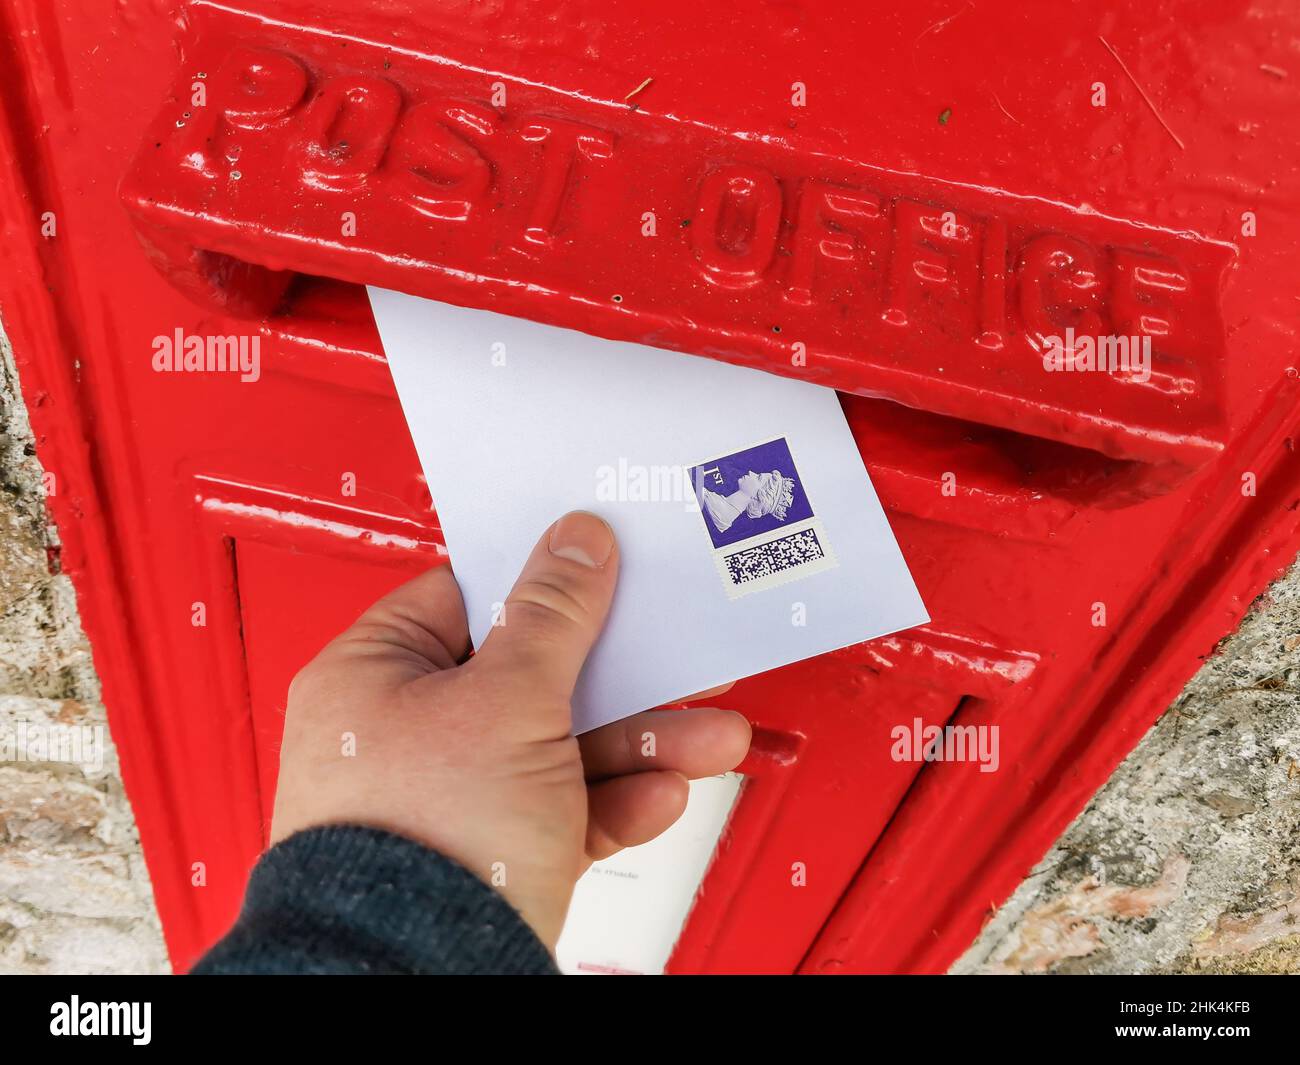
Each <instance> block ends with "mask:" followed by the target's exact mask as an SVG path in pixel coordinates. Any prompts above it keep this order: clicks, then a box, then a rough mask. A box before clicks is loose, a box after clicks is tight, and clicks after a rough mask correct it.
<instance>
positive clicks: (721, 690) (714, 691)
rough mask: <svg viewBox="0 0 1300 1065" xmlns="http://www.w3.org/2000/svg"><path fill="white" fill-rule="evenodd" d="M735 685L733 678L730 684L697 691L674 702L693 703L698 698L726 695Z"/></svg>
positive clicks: (666, 704)
mask: <svg viewBox="0 0 1300 1065" xmlns="http://www.w3.org/2000/svg"><path fill="white" fill-rule="evenodd" d="M735 686H736V682H735V681H734V680H733V681H731V682H730V683H729V684H719V685H718V686H717V687H716V688H705V689H704V691H702V692H696V693H695V694H694V695H686V696H683V697H682V698H681V699H676V700H674V702H676V703H693V702H695V701H696V700H697V699H712V698H713V697H714V696H715V695H726V694H727V692H729V691H731V689H732V688H734V687H735ZM664 705H665V706H668V705H670V704H668V703H665V704H664Z"/></svg>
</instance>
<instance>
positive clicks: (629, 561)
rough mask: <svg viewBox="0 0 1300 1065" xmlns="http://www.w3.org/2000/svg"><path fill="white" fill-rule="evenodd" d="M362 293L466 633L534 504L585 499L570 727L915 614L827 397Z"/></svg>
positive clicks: (634, 348) (541, 509)
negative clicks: (579, 648) (599, 587)
mask: <svg viewBox="0 0 1300 1065" xmlns="http://www.w3.org/2000/svg"><path fill="white" fill-rule="evenodd" d="M370 301H371V306H372V307H373V309H374V313H375V320H376V322H377V324H378V327H379V333H380V336H381V338H382V340H383V345H384V351H385V353H386V355H387V358H388V364H389V367H390V369H391V370H392V374H393V380H394V382H395V383H396V386H397V391H398V395H399V397H400V398H401V402H402V408H403V410H404V411H405V414H406V419H407V422H408V424H409V426H410V429H411V436H412V437H413V438H414V441H415V446H416V450H417V451H418V453H419V456H420V461H421V463H422V464H423V466H424V473H425V476H426V478H427V479H428V482H429V489H430V492H431V493H432V496H433V501H434V507H435V509H436V510H437V513H438V518H439V521H440V524H441V527H442V530H443V533H444V535H445V537H446V542H447V548H448V551H449V552H450V555H451V563H452V566H453V568H454V570H455V573H456V578H457V580H458V581H459V582H460V587H461V591H462V593H463V595H464V599H465V607H466V610H467V612H468V615H469V628H470V634H471V637H472V638H473V641H474V644H475V646H478V645H479V644H480V643H481V642H482V640H483V639H484V638H485V637H486V636H487V634H488V632H489V631H490V630H491V628H492V625H493V622H494V620H497V619H498V618H499V616H500V608H501V604H502V603H503V602H504V600H505V598H506V596H507V594H508V593H509V591H510V587H511V585H512V584H513V583H514V580H515V577H516V576H517V574H518V572H519V569H520V567H521V566H522V565H523V562H524V560H525V559H526V558H527V557H528V554H529V552H530V551H531V550H532V548H533V545H534V544H535V543H536V542H537V540H538V538H539V537H540V536H541V535H542V533H543V532H545V530H546V529H547V527H548V526H549V525H550V524H551V523H552V522H553V521H554V520H555V519H556V518H558V517H559V516H560V515H562V514H564V513H565V512H566V511H570V510H588V511H591V512H593V513H595V514H598V515H600V516H601V517H602V518H604V519H605V520H606V521H608V522H609V524H610V525H611V526H612V528H613V529H614V532H615V535H616V536H617V537H618V542H619V549H620V554H621V560H622V565H621V570H620V576H619V583H618V590H617V592H616V594H615V597H614V603H613V607H612V609H611V611H610V616H609V621H608V623H607V625H606V627H605V631H604V633H603V634H602V636H601V638H600V640H599V642H598V643H597V644H596V647H595V649H594V650H593V652H592V654H591V657H590V658H589V660H588V662H587V665H586V668H585V670H584V671H583V674H582V676H581V678H580V680H579V683H578V687H577V690H576V692H575V693H574V700H573V711H574V731H575V732H584V731H586V730H588V729H592V728H595V727H597V726H599V725H602V724H605V723H606V722H610V721H615V720H617V719H619V718H622V717H626V716H628V715H629V714H634V713H637V712H639V711H641V710H645V709H648V708H650V707H653V706H658V705H661V704H663V703H666V702H671V701H673V700H674V699H678V698H680V697H682V696H684V695H688V694H690V693H692V692H696V691H701V690H703V689H705V688H710V687H713V686H714V685H717V684H722V683H725V682H727V681H732V680H737V679H739V678H742V677H747V676H750V675H751V674H754V673H761V672H763V671H765V670H769V669H773V668H775V667H777V666H782V665H786V664H788V663H790V662H796V661H799V660H800V659H804V658H809V657H812V656H813V655H818V654H822V653H823V652H826V651H830V650H834V649H835V648H839V647H845V646H848V645H849V644H854V643H860V642H862V641H864V640H869V639H873V638H875V637H877V636H883V635H885V634H886V633H890V632H895V631H897V630H899V629H905V628H910V627H912V626H914V625H919V624H923V623H924V622H926V621H928V620H929V618H928V617H927V615H926V611H925V606H924V605H923V604H922V602H921V598H920V595H919V594H918V593H917V590H916V586H915V585H914V584H913V582H912V578H911V575H910V574H909V573H908V570H907V566H906V563H905V562H904V561H903V556H902V554H901V552H900V551H899V549H898V544H897V543H896V542H895V540H894V536H893V533H892V532H891V531H890V528H889V524H888V522H887V521H886V519H885V514H884V511H883V510H882V508H881V506H880V502H879V500H877V498H876V493H875V490H874V489H873V488H872V486H871V482H870V480H869V479H868V477H867V472H866V469H865V468H864V467H863V465H862V458H861V456H860V455H859V453H858V449H857V446H856V444H855V443H854V441H853V438H852V435H851V434H850V432H849V429H848V426H847V424H846V423H845V420H844V415H843V412H842V411H841V410H840V405H839V400H838V398H837V396H836V393H835V392H834V391H833V390H831V389H827V388H822V387H819V386H817V385H813V384H808V383H806V382H803V381H798V380H792V379H789V378H783V377H777V376H775V375H772V374H768V373H763V372H761V371H758V370H751V369H746V368H744V367H738V366H731V365H728V364H726V363H721V362H716V361H713V360H710V359H704V358H699V357H696V356H691V355H682V354H678V353H677V352H671V351H664V350H660V349H658V348H651V347H646V346H644V345H640V344H630V343H620V342H614V341H608V340H601V339H598V338H596V337H592V336H588V335H587V334H585V333H578V332H572V331H570V330H566V329H558V328H555V327H553V326H546V325H539V324H537V323H535V322H529V321H525V320H523V319H520V318H513V317H509V316H506V315H501V314H495V313H493V312H490V311H480V310H468V309H465V308H462V307H453V306H449V305H447V304H441V303H435V302H432V301H430V300H424V299H419V298H417V297H414V296H407V295H403V294H401V293H396V292H388V291H384V290H382V289H373V288H372V289H370ZM755 466H760V467H763V468H758V469H755V468H754V467H755ZM768 467H770V468H768ZM507 621H508V618H507Z"/></svg>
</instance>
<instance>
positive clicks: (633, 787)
mask: <svg viewBox="0 0 1300 1065" xmlns="http://www.w3.org/2000/svg"><path fill="white" fill-rule="evenodd" d="M689 795H690V787H689V785H688V784H687V783H686V778H685V777H684V776H682V775H681V774H680V773H634V774H633V775H631V776H627V777H615V778H614V779H613V780H606V781H602V782H601V783H599V784H593V785H592V786H591V787H589V788H588V789H587V845H586V851H587V856H588V857H589V858H591V859H592V860H593V861H600V860H601V859H602V858H608V857H609V856H610V855H611V854H617V853H618V852H619V851H620V850H622V849H623V848H624V847H637V846H640V845H641V844H642V843H649V842H650V841H651V840H652V839H654V838H655V837H656V836H658V835H659V834H660V833H661V832H664V831H666V830H667V829H668V828H670V827H671V826H672V824H673V822H675V821H676V820H677V819H678V818H679V817H681V816H682V812H683V811H684V810H685V809H686V800H687V798H688V796H689Z"/></svg>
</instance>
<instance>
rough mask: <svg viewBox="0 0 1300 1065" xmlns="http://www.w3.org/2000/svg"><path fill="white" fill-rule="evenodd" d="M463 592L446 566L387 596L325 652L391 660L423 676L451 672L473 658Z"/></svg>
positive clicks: (431, 571)
mask: <svg viewBox="0 0 1300 1065" xmlns="http://www.w3.org/2000/svg"><path fill="white" fill-rule="evenodd" d="M469 649H470V641H469V625H468V623H467V622H466V620H465V604H464V602H463V600H462V599H461V595H460V587H459V586H458V585H457V584H456V578H455V577H454V576H453V575H452V572H451V567H450V566H448V565H445V564H440V565H437V566H434V567H433V568H432V569H430V570H427V571H425V572H424V573H422V574H420V575H419V576H418V577H415V578H414V579H412V580H409V581H407V582H406V583H405V584H403V585H401V586H400V587H398V588H396V589H394V590H393V591H391V592H389V593H388V594H387V595H386V596H384V597H383V598H382V599H380V600H379V601H378V602H376V603H374V604H373V605H372V606H371V607H370V608H369V609H368V610H366V612H365V613H364V614H362V615H361V616H360V617H359V618H357V620H356V621H355V622H353V623H352V626H351V627H350V628H349V629H347V630H346V631H345V632H344V633H343V634H342V635H341V636H339V637H338V638H337V639H336V640H334V642H333V643H331V644H330V645H329V647H327V648H326V649H325V651H324V652H322V657H325V656H326V655H331V654H337V653H346V654H348V655H352V656H355V655H357V654H363V655H365V656H367V657H371V656H384V657H388V658H393V659H396V660H398V661H399V662H401V663H402V664H403V665H408V666H410V667H411V668H413V669H415V670H417V671H419V672H425V673H427V672H430V671H433V670H439V669H450V668H452V667H453V666H455V665H456V663H457V662H459V661H461V660H462V659H463V658H464V657H465V656H466V655H467V654H469Z"/></svg>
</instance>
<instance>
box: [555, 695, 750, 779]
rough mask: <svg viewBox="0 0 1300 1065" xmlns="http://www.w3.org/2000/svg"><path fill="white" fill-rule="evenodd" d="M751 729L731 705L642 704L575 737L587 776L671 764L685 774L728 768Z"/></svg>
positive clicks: (600, 776) (734, 762) (702, 774)
mask: <svg viewBox="0 0 1300 1065" xmlns="http://www.w3.org/2000/svg"><path fill="white" fill-rule="evenodd" d="M750 736H751V729H750V727H749V722H748V721H747V720H745V717H744V715H742V714H737V713H735V712H734V711H731V710H712V709H707V710H706V709H702V708H697V709H690V710H647V711H646V712H645V713H643V714H635V715H633V716H632V717H628V718H624V719H623V720H622V721H615V722H613V723H611V724H608V725H604V726H602V727H601V728H598V729H593V730H592V731H591V732H586V733H584V734H583V735H581V736H579V737H578V746H579V747H580V748H581V750H582V768H583V772H584V773H585V774H586V777H587V779H588V780H603V779H605V778H607V777H616V776H622V775H623V774H625V773H640V772H643V771H645V770H671V771H673V772H675V773H680V774H681V775H682V776H684V777H686V778H687V779H688V780H695V779H696V778H697V777H712V776H716V775H717V774H719V773H725V772H726V771H727V770H728V769H734V768H735V767H736V766H738V765H739V764H740V763H741V761H742V760H743V759H744V757H745V755H746V754H747V753H748V751H749V741H750Z"/></svg>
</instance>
